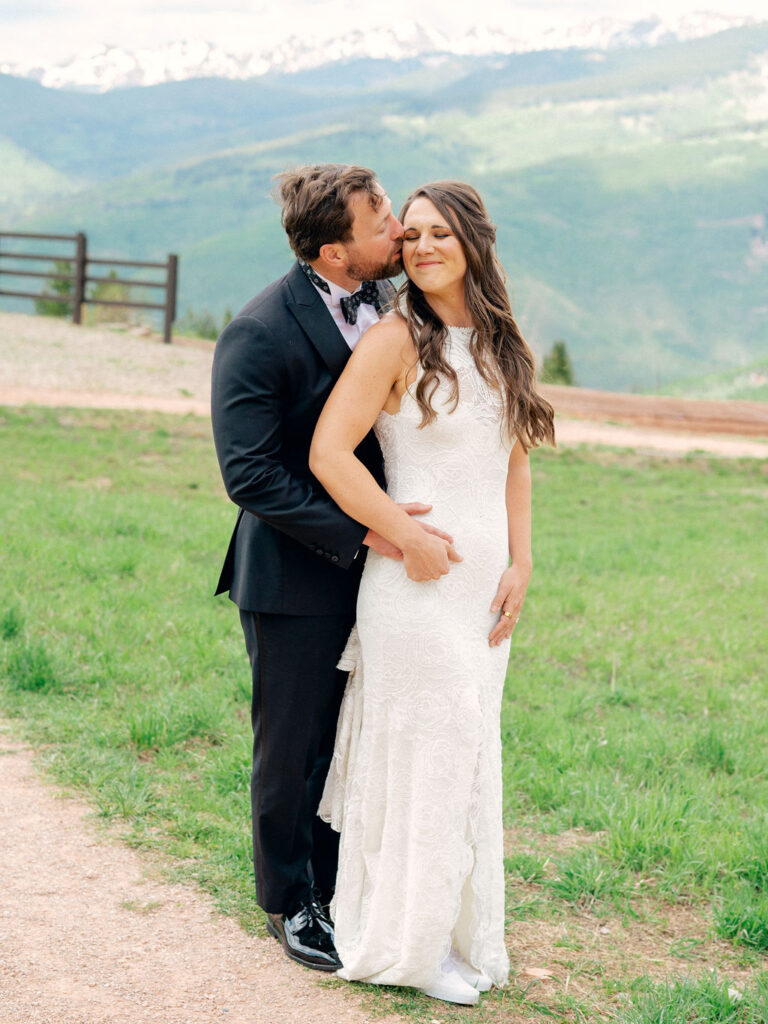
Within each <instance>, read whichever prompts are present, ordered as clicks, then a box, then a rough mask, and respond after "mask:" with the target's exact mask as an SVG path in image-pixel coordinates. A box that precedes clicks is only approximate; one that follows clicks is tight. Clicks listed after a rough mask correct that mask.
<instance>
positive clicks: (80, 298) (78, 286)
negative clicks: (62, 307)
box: [72, 231, 87, 324]
mask: <svg viewBox="0 0 768 1024" xmlns="http://www.w3.org/2000/svg"><path fill="white" fill-rule="evenodd" d="M86 260H87V255H86V240H85V235H84V234H83V232H82V231H78V232H77V234H76V235H75V293H74V295H73V296H72V323H73V324H79V323H81V322H82V318H83V302H84V301H85V264H86Z"/></svg>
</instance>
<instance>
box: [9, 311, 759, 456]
mask: <svg viewBox="0 0 768 1024" xmlns="http://www.w3.org/2000/svg"><path fill="white" fill-rule="evenodd" d="M212 353H213V345H212V343H210V342H204V341H195V340H193V339H176V340H175V341H174V344H173V345H163V344H160V343H159V342H158V340H157V339H156V338H149V337H146V336H144V335H142V334H141V333H131V332H126V331H116V330H107V329H104V328H87V327H73V325H72V324H70V323H68V322H66V321H64V320H57V319H53V318H49V317H35V316H25V315H23V314H19V313H0V405H27V404H29V405H48V406H69V407H79V408H99V409H148V410H157V411H158V412H169V413H178V414H182V415H183V414H192V415H194V416H206V417H207V416H208V415H209V407H210V375H211V358H212ZM543 391H544V393H545V394H546V396H547V397H548V398H549V400H550V401H551V402H552V404H553V405H554V407H555V411H556V413H557V432H558V438H559V443H560V444H562V445H563V446H565V447H572V446H576V445H580V444H588V445H610V446H614V447H620V448H637V449H640V450H643V451H648V452H656V453H659V454H666V455H685V454H686V453H688V452H692V451H702V452H707V453H709V454H712V455H721V456H726V457H733V458H746V457H751V458H759V459H765V458H768V403H759V402H704V401H695V400H691V399H680V398H668V397H664V396H648V395H621V394H612V393H610V392H601V391H590V390H587V389H584V388H563V387H551V386H550V387H545V388H543ZM607 420H608V421H610V422H606V421H607Z"/></svg>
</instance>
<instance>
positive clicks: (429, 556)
mask: <svg viewBox="0 0 768 1024" xmlns="http://www.w3.org/2000/svg"><path fill="white" fill-rule="evenodd" d="M461 561H462V557H461V555H460V554H459V553H458V552H457V551H456V548H455V547H454V546H453V544H452V543H450V542H449V541H447V540H445V539H444V538H443V537H442V536H435V535H434V534H432V533H430V532H427V531H421V532H419V533H416V534H414V537H413V539H412V541H410V542H409V543H408V544H407V546H406V547H405V548H404V549H403V563H404V565H405V571H406V573H407V574H408V579H411V580H414V581H416V582H417V583H423V582H424V581H426V580H439V579H440V577H441V576H445V575H446V574H447V573H448V572H450V569H451V562H461Z"/></svg>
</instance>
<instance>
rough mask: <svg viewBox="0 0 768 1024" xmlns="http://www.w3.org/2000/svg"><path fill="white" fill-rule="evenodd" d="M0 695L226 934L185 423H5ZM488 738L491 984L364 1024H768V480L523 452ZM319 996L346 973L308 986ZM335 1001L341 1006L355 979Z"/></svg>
mask: <svg viewBox="0 0 768 1024" xmlns="http://www.w3.org/2000/svg"><path fill="white" fill-rule="evenodd" d="M0 424H1V427H0V429H1V431H2V442H3V445H2V447H3V460H2V467H1V468H0V474H1V475H0V508H1V509H2V522H3V561H2V565H3V588H2V594H1V596H0V667H1V668H2V686H0V701H1V702H2V703H1V707H2V711H3V713H4V714H5V715H6V716H7V717H9V718H11V719H12V720H13V721H14V723H15V724H14V728H15V729H16V730H18V732H19V734H20V735H23V736H24V737H26V738H27V739H28V740H29V741H30V742H32V743H33V744H34V745H35V746H36V747H38V748H39V749H40V751H41V754H40V757H41V760H42V762H43V764H44V765H45V768H46V770H47V771H48V772H49V773H50V774H51V775H52V776H53V777H54V778H56V779H58V780H60V781H61V782H63V783H64V784H66V785H68V786H72V787H75V788H77V789H79V790H82V791H83V792H84V793H85V794H86V796H87V798H88V799H89V800H90V801H91V803H92V805H93V806H94V808H95V810H96V812H97V813H98V814H99V815H100V816H102V817H103V818H104V819H105V820H107V821H109V822H111V823H114V824H116V825H117V827H118V828H119V830H120V831H121V833H122V834H123V835H124V836H125V838H126V839H127V841H129V842H130V843H132V844H134V845H136V846H139V847H143V848H147V849H150V850H154V851H157V852H158V853H159V854H160V856H161V858H163V859H164V861H165V862H166V863H168V864H169V865H170V867H169V870H170V871H171V873H172V874H173V875H174V876H175V877H182V878H187V879H189V878H193V879H195V880H196V881H197V882H198V883H199V884H200V885H202V886H203V887H204V888H205V889H207V890H208V891H210V892H211V893H213V895H214V896H215V898H216V900H217V901H218V903H219V905H220V906H221V907H222V909H223V910H224V911H225V912H227V913H230V914H233V915H235V916H236V917H237V919H238V920H239V921H240V922H241V923H242V924H243V926H244V927H246V928H247V929H249V930H253V931H256V932H261V931H262V927H263V925H262V916H261V912H260V911H259V910H258V908H256V906H255V903H254V901H253V897H252V883H251V864H250V833H249V820H248V818H249V805H248V781H249V778H248V777H249V758H250V739H249V722H248V701H249V677H248V670H247V664H246V659H245V654H244V651H243V649H242V640H241V636H240V630H239V624H238V621H237V616H236V613H235V611H234V609H233V607H232V606H231V605H230V604H229V602H228V601H226V600H225V599H218V600H214V599H213V597H212V593H213V590H214V586H215V582H216V578H217V573H218V570H219V565H220V561H221V559H222V557H223V553H224V550H225V546H226V542H227V539H228V536H229V532H230V529H231V526H232V522H233V519H234V510H233V509H232V507H231V506H230V505H229V504H228V502H227V500H226V497H225V495H224V493H223V489H222V487H221V484H220V481H219V476H218V470H217V467H216V463H215V458H214V455H213V450H212V444H211V440H210V436H209V428H208V425H207V424H206V423H205V422H203V421H201V420H198V419H194V418H186V419H181V418H171V417H167V416H160V415H156V414H144V413H142V414H139V413H105V412H95V411H71V410H43V409H24V410H12V409H5V410H3V411H2V418H1V420H0ZM533 467H534V477H535V571H534V578H533V581H532V584H531V588H530V591H529V597H528V602H527V605H526V608H525V610H524V612H523V617H522V618H521V621H520V625H519V627H518V631H517V633H516V635H515V639H514V643H513V647H512V657H511V661H510V671H509V676H508V682H507V690H506V700H505V704H504V709H503V719H502V731H503V738H504V749H505V778H504V783H505V813H506V821H507V825H508V838H507V859H506V867H507V878H508V902H507V913H508V918H509V931H508V946H509V950H510V956H511V960H512V965H513V981H512V983H511V985H510V987H509V989H508V990H506V991H505V992H503V993H494V994H493V995H491V996H489V997H486V998H484V999H483V1002H482V1006H481V1008H480V1009H479V1010H471V1011H467V1010H464V1009H460V1008H451V1007H448V1006H444V1005H442V1004H435V1003H434V1002H432V1001H430V1000H427V999H425V998H423V997H416V996H412V995H411V994H410V993H409V992H408V991H406V990H385V991H378V990H366V989H365V988H364V987H362V989H363V993H364V998H365V999H366V1000H367V1003H368V1005H369V1006H370V1013H371V1016H372V1018H373V1017H374V1016H375V1015H377V1014H378V1013H380V1012H391V1011H392V1010H397V1011H400V1012H402V1013H404V1014H406V1015H407V1016H408V1017H409V1018H410V1019H411V1020H412V1021H414V1022H418V1024H429V1022H431V1021H435V1020H439V1021H440V1022H441V1024H449V1022H453V1021H463V1020H465V1019H466V1020H470V1019H471V1020H473V1021H476V1022H479V1024H485V1022H502V1021H503V1022H512V1021H545V1020H553V1019H554V1020H557V1021H568V1022H571V1021H573V1022H578V1021H593V1020H606V1021H617V1022H625V1024H630V1022H632V1024H654V1022H656V1024H661V1022H662V1021H663V1022H668V1021H669V1022H678V1021H687V1022H694V1021H696V1022H702V1024H708V1022H710V1021H712V1022H714V1021H718V1022H721V1021H722V1022H731V1021H733V1022H746V1024H753V1022H754V1024H757V1022H765V1021H766V1020H768V973H766V967H768V963H766V959H765V957H766V951H768V829H767V828H766V825H767V824H768V772H767V770H766V765H767V762H766V758H765V753H764V748H765V741H764V733H765V728H764V723H765V721H766V714H767V713H768V686H767V685H766V665H767V664H768V639H767V638H766V609H767V608H768V549H767V548H766V543H765V537H766V525H767V524H768V467H766V466H765V465H763V464H761V463H759V462H757V461H747V460H745V461H743V462H725V461H717V460H713V459H712V460H711V459H707V458H704V457H698V456H694V457H689V458H687V459H685V460H682V461H669V460H665V459H661V458H650V457H645V456H637V455H633V454H631V453H617V452H607V451H603V452H598V453H596V452H592V453H590V452H575V451H562V452H556V453H554V452H550V451H542V452H537V453H535V455H534V456H533ZM321 983H322V984H337V985H341V984H342V983H340V982H334V981H331V982H325V981H323V982H321ZM355 991H360V989H359V988H358V989H356V990H355Z"/></svg>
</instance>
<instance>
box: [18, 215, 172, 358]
mask: <svg viewBox="0 0 768 1024" xmlns="http://www.w3.org/2000/svg"><path fill="white" fill-rule="evenodd" d="M6 239H14V240H17V241H16V244H18V240H23V242H24V244H26V240H30V241H32V242H35V241H45V242H56V243H60V242H66V243H68V244H69V246H71V247H74V249H72V248H70V250H69V252H67V251H66V250H64V251H62V252H59V253H38V252H21V251H18V250H17V249H15V247H14V246H13V245H12V246H11V248H7V249H4V248H3V242H4V241H5V240H6ZM14 261H16V262H19V263H20V264H21V266H20V267H17V266H15V265H14V266H10V265H9V264H11V263H13V262H14ZM35 261H37V263H41V262H42V263H54V264H56V263H58V264H64V263H67V264H68V265H69V273H66V272H65V273H59V270H58V269H54V270H47V271H42V270H39V269H31V270H27V269H26V267H27V266H30V265H31V266H33V267H34V266H35ZM178 266H179V259H178V256H176V255H175V254H174V253H170V254H169V255H168V258H167V259H166V261H165V263H148V262H146V261H144V260H112V259H96V258H94V257H93V256H89V255H88V243H87V239H86V237H85V235H84V234H83V233H82V231H78V233H77V234H75V235H41V234H35V233H32V232H28V231H0V296H3V295H8V296H13V297H14V298H22V299H38V300H40V299H44V300H50V301H56V302H59V301H60V302H62V303H63V304H66V305H68V306H69V305H71V306H72V323H75V324H79V323H81V322H82V309H83V306H84V305H98V306H121V307H123V308H125V307H128V308H129V309H154V310H161V311H162V313H163V340H164V341H165V342H166V343H167V344H170V341H171V330H172V327H173V321H174V320H175V319H176V283H177V277H178ZM91 267H110V268H115V267H136V268H139V269H147V270H162V271H163V272H164V273H163V278H162V280H154V281H149V280H139V279H137V278H120V277H103V276H94V275H92V274H91V273H90V269H91ZM3 277H21V278H44V279H45V280H47V281H67V282H69V283H71V284H72V285H73V288H72V292H71V294H61V295H55V294H51V293H50V292H31V291H22V290H19V289H15V290H10V289H5V288H3V287H2V284H3ZM93 284H96V285H98V284H116V285H125V286H128V287H130V288H158V289H161V290H162V291H163V292H164V293H165V296H164V302H161V303H158V302H134V301H127V300H123V299H100V298H95V297H93V295H89V294H88V285H93Z"/></svg>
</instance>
